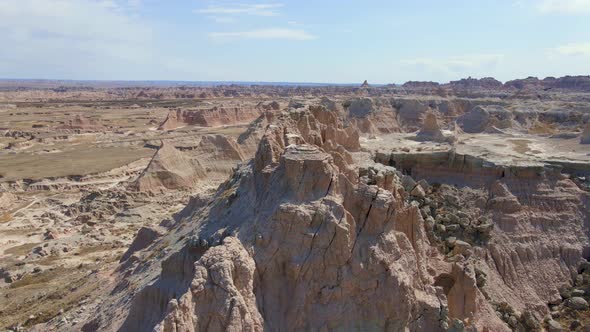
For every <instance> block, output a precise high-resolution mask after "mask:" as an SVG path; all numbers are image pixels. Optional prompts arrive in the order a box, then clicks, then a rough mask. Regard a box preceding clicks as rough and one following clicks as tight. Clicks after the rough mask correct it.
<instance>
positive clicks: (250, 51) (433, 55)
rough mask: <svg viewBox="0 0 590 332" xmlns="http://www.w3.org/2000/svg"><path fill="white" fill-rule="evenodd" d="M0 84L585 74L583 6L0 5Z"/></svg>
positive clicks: (4, 0) (487, 0)
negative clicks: (16, 80)
mask: <svg viewBox="0 0 590 332" xmlns="http://www.w3.org/2000/svg"><path fill="white" fill-rule="evenodd" d="M0 43H1V44H2V45H3V47H2V49H1V50H0V77H3V78H47V79H101V80H191V81H230V80H231V81H290V82H332V83H353V82H362V81H363V80H365V79H367V80H369V82H373V83H403V82H405V81H408V80H432V81H439V82H447V81H449V80H455V79H459V78H462V77H467V76H473V77H484V76H494V77H496V78H498V79H500V80H501V81H506V80H509V79H513V78H520V77H526V76H539V77H545V76H562V75H567V74H569V75H588V74H590V0H495V1H491V0H478V1H468V0H446V1H440V0H417V1H397V0H390V1H385V0H366V1H352V0H339V1H337V0H326V1H323V0H315V1H308V0H298V1H295V0H277V1H257V0H253V1H241V0H238V1H219V0H0Z"/></svg>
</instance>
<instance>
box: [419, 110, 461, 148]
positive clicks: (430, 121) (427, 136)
mask: <svg viewBox="0 0 590 332" xmlns="http://www.w3.org/2000/svg"><path fill="white" fill-rule="evenodd" d="M416 139H418V140H421V141H434V142H452V141H454V139H455V138H454V137H451V136H449V137H445V135H444V134H443V132H442V130H441V129H440V126H439V125H438V120H437V118H436V114H435V113H434V112H426V114H425V116H424V121H423V123H422V128H421V129H420V131H419V132H418V134H417V136H416Z"/></svg>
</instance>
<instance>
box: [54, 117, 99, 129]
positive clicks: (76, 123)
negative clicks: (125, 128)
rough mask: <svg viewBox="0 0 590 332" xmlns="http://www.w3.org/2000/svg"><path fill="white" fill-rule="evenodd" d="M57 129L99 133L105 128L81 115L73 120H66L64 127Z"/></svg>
mask: <svg viewBox="0 0 590 332" xmlns="http://www.w3.org/2000/svg"><path fill="white" fill-rule="evenodd" d="M58 129H65V130H77V131H101V130H105V129H106V127H105V126H103V125H101V124H100V123H98V122H97V121H95V120H91V119H88V118H86V117H84V116H83V115H80V114H78V115H76V116H75V117H74V119H72V120H68V121H67V122H66V123H65V124H64V125H62V126H60V127H58Z"/></svg>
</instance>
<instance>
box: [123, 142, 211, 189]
mask: <svg viewBox="0 0 590 332" xmlns="http://www.w3.org/2000/svg"><path fill="white" fill-rule="evenodd" d="M204 177H205V171H204V169H203V168H202V166H201V165H200V164H199V163H198V162H196V161H194V160H191V159H189V158H188V157H186V156H185V155H184V154H183V153H182V152H180V151H178V150H177V149H175V148H174V146H172V145H171V144H170V143H167V142H162V145H161V146H160V148H159V149H158V151H157V152H156V153H155V154H154V156H153V157H152V160H151V161H150V163H149V164H148V166H147V167H146V169H145V170H144V171H143V172H142V173H141V174H140V175H139V177H138V178H137V180H136V181H135V182H134V183H133V185H132V188H133V189H136V190H138V191H142V192H159V191H162V190H165V189H188V188H191V187H192V186H193V185H195V183H196V182H197V181H198V180H199V179H202V178H204Z"/></svg>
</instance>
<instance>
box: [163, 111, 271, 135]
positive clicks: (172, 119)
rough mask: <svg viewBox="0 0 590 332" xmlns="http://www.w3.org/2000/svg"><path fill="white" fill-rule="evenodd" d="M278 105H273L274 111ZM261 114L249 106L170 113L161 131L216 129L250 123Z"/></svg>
mask: <svg viewBox="0 0 590 332" xmlns="http://www.w3.org/2000/svg"><path fill="white" fill-rule="evenodd" d="M273 107H276V105H271V108H270V109H274V108H273ZM260 114H261V109H260V108H255V107H249V106H245V107H242V106H215V107H213V108H210V109H199V110H182V109H177V110H174V111H170V113H168V116H167V117H166V119H165V120H164V122H162V124H160V126H159V127H158V129H160V130H172V129H175V128H178V127H182V126H187V125H191V126H201V127H216V126H223V125H235V124H240V123H248V122H250V121H252V120H254V119H256V118H257V117H258V116H260Z"/></svg>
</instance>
